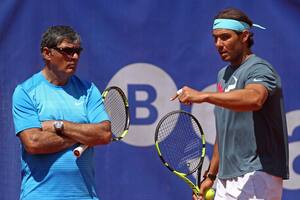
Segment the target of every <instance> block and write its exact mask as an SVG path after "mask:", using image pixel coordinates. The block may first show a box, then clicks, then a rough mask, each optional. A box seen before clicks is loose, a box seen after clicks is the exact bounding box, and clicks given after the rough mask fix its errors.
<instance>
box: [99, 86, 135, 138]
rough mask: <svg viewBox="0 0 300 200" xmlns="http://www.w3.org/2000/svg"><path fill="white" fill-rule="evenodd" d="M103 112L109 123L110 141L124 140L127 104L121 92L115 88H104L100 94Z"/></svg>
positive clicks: (127, 121)
mask: <svg viewBox="0 0 300 200" xmlns="http://www.w3.org/2000/svg"><path fill="white" fill-rule="evenodd" d="M102 98H103V102H104V106H105V110H106V112H107V114H108V116H109V118H110V121H111V131H112V134H113V138H112V141H118V140H121V139H123V138H124V136H125V135H126V134H127V133H128V130H129V122H130V117H129V104H128V99H127V97H126V95H125V93H124V92H123V90H122V89H121V88H119V87H117V86H111V87H108V88H106V89H105V90H104V91H103V93H102Z"/></svg>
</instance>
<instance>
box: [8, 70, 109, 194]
mask: <svg viewBox="0 0 300 200" xmlns="http://www.w3.org/2000/svg"><path fill="white" fill-rule="evenodd" d="M12 106H13V108H12V111H13V118H14V125H15V132H16V134H17V135H18V134H19V133H20V132H21V131H23V130H25V129H29V128H41V122H43V121H46V120H67V121H71V122H74V123H98V122H101V121H104V120H109V118H108V115H107V113H106V111H105V107H104V104H103V101H102V97H101V94H100V92H99V90H98V89H97V87H96V86H95V85H94V84H93V83H90V82H86V81H82V80H80V79H79V78H78V77H76V76H75V75H74V76H72V77H71V78H70V80H69V81H68V83H67V84H66V85H65V86H55V85H53V84H51V83H49V82H48V81H47V80H46V79H45V77H44V76H43V74H42V73H41V72H39V73H37V74H35V75H33V76H32V77H31V78H29V79H28V80H26V81H25V82H23V83H22V84H20V85H18V86H17V87H16V89H15V91H14V94H13V105H12ZM76 146H77V145H74V146H72V147H70V148H68V149H66V150H64V151H61V152H58V153H52V154H40V155H32V154H29V153H27V152H26V151H25V149H24V147H23V146H22V160H21V164H22V186H21V194H20V199H24V200H27V199H28V200H29V199H30V200H35V199H38V200H42V199H47V200H58V199H59V200H61V199H64V200H69V199H80V200H86V199H98V198H97V194H96V192H95V180H94V164H93V148H89V149H88V150H86V151H85V152H84V154H83V155H82V156H81V157H80V158H79V159H76V157H75V156H74V155H73V152H72V150H73V149H74V148H75V147H76Z"/></svg>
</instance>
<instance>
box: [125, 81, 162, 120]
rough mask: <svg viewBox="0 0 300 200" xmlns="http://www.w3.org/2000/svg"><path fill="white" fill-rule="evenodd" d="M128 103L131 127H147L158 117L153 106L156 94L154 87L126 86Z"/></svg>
mask: <svg viewBox="0 0 300 200" xmlns="http://www.w3.org/2000/svg"><path fill="white" fill-rule="evenodd" d="M127 87H128V101H129V105H130V118H131V124H132V125H147V124H152V123H154V122H155V120H156V119H157V116H158V112H157V109H156V108H155V106H154V105H153V103H154V101H155V99H156V96H157V93H156V90H155V88H154V87H152V86H151V85H145V84H128V86H127Z"/></svg>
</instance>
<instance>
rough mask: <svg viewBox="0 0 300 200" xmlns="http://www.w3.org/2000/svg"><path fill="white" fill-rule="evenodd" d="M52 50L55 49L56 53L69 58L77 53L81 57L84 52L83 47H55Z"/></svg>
mask: <svg viewBox="0 0 300 200" xmlns="http://www.w3.org/2000/svg"><path fill="white" fill-rule="evenodd" d="M52 49H55V50H56V51H58V52H60V53H62V54H65V55H67V56H73V55H74V54H75V53H76V54H77V55H80V53H81V51H82V50H83V48H82V47H79V48H70V47H65V48H60V47H53V48H52Z"/></svg>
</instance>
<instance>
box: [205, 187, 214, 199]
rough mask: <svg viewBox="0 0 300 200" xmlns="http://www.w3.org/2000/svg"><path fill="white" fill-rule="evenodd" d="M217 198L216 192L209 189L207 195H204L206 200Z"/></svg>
mask: <svg viewBox="0 0 300 200" xmlns="http://www.w3.org/2000/svg"><path fill="white" fill-rule="evenodd" d="M214 197H215V191H214V189H211V188H210V189H208V190H206V192H205V194H204V199H205V200H213V199H214Z"/></svg>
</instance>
